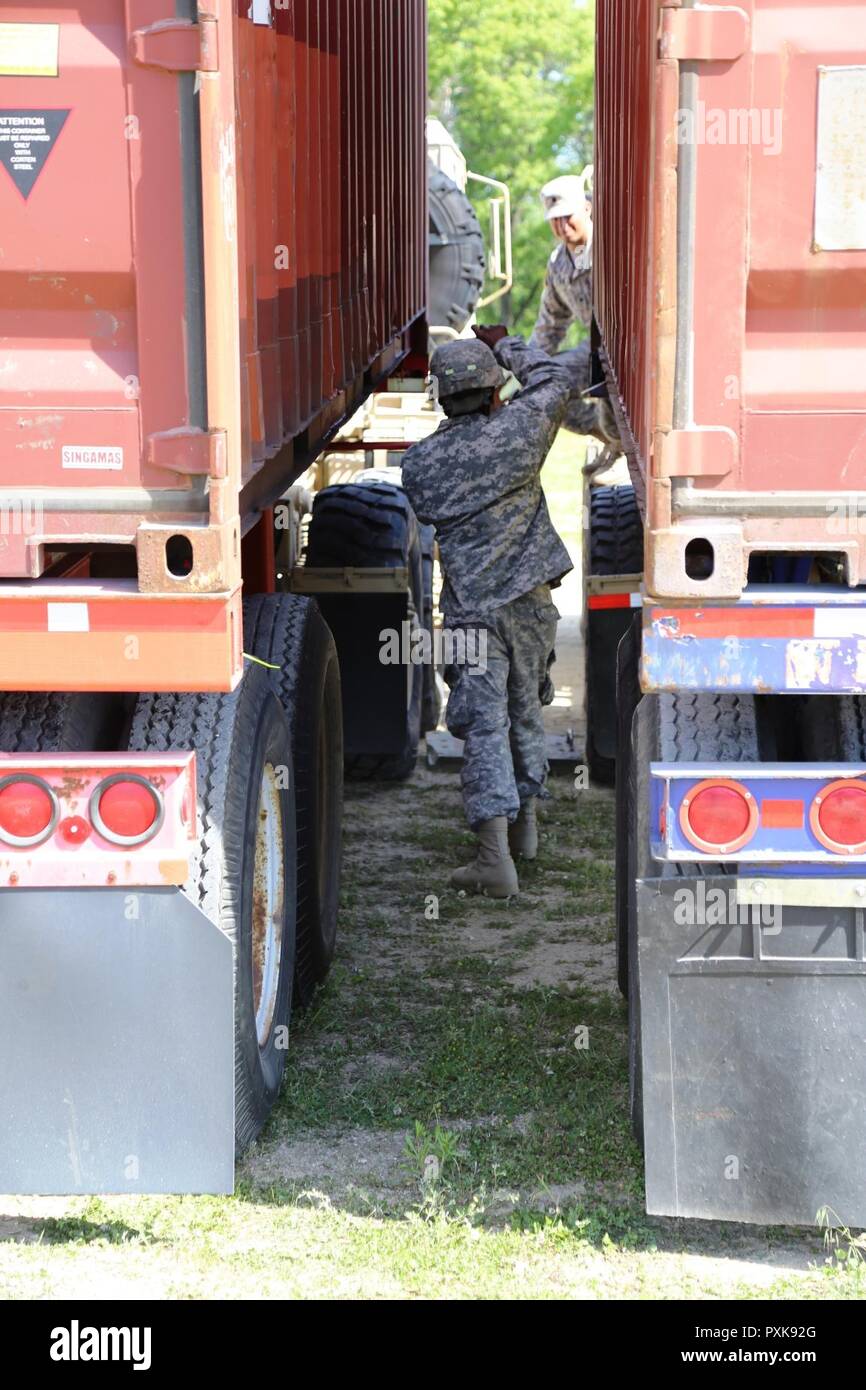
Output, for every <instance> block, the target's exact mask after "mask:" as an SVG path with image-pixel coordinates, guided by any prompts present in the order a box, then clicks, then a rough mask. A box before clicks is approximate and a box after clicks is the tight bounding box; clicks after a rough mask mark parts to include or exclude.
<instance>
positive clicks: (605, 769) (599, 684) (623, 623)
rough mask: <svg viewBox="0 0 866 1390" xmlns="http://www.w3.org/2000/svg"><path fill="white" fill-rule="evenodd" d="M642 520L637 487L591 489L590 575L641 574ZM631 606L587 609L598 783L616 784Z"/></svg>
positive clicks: (589, 737) (591, 740)
mask: <svg viewBox="0 0 866 1390" xmlns="http://www.w3.org/2000/svg"><path fill="white" fill-rule="evenodd" d="M642 572H643V522H642V520H641V515H640V511H639V510H638V505H637V497H636V495H635V490H634V488H633V487H596V488H591V489H590V520H589V554H588V557H587V577H588V578H589V577H592V576H599V577H601V576H604V575H620V574H641V573H642ZM630 622H631V611H630V609H628V608H602V609H593V610H589V609H588V611H587V621H586V761H587V766H588V768H589V775H590V777H591V778H592V780H593V781H594V782H600V783H601V784H602V785H604V786H612V785H613V781H614V775H615V770H616V739H617V731H616V652H617V647H618V646H619V643H620V641H621V640H622V638H623V636H624V635H625V632H626V631H627V629H628V627H629V624H630Z"/></svg>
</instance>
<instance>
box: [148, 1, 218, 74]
mask: <svg viewBox="0 0 866 1390" xmlns="http://www.w3.org/2000/svg"><path fill="white" fill-rule="evenodd" d="M129 52H130V55H131V57H132V60H133V62H134V63H140V64H141V65H142V67H147V68H163V69H165V71H166V72H217V71H218V70H219V42H218V39H217V22H216V19H214V18H213V16H207V15H202V16H201V18H200V19H199V21H198V23H197V24H193V23H190V21H189V20H186V19H160V20H158V21H157V22H156V24H149V25H148V26H147V27H146V28H145V29H136V30H135V31H134V33H132V34H131V35H130V37H129Z"/></svg>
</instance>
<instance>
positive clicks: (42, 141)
mask: <svg viewBox="0 0 866 1390" xmlns="http://www.w3.org/2000/svg"><path fill="white" fill-rule="evenodd" d="M68 115H69V111H56V110H54V111H8V110H6V111H4V110H0V164H2V165H3V167H4V169H5V170H6V172H7V173H8V174H9V176H10V178H11V179H12V182H13V183H14V184H15V187H16V188H17V189H18V192H19V193H20V194H21V196H22V198H29V197H30V194H31V192H32V191H33V185H34V184H35V182H36V180H37V179H38V178H39V175H40V174H41V173H42V169H43V166H44V164H45V161H46V159H47V158H48V156H49V154H50V153H51V151H52V149H53V147H54V141H55V140H56V139H57V137H58V135H59V134H60V132H61V130H62V129H63V127H64V125H65V124H66V118H67V116H68Z"/></svg>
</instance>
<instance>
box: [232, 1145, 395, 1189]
mask: <svg viewBox="0 0 866 1390" xmlns="http://www.w3.org/2000/svg"><path fill="white" fill-rule="evenodd" d="M404 1148H405V1135H404V1134H403V1133H400V1132H398V1131H394V1130H376V1129H350V1130H346V1131H342V1132H341V1131H339V1130H337V1129H331V1130H319V1131H317V1132H316V1133H315V1134H311V1135H308V1136H306V1137H304V1138H299V1139H291V1140H283V1141H280V1142H278V1143H275V1144H269V1145H267V1146H262V1147H261V1148H259V1149H256V1150H253V1152H252V1153H250V1154H248V1155H247V1157H246V1159H245V1161H244V1170H245V1176H247V1177H249V1178H250V1179H251V1180H252V1182H253V1183H254V1184H255V1185H256V1186H257V1187H266V1186H268V1184H270V1183H280V1184H281V1185H286V1186H288V1185H292V1184H298V1185H301V1186H309V1187H311V1188H313V1189H314V1190H316V1191H322V1192H326V1193H329V1194H331V1195H335V1196H336V1195H338V1194H344V1193H346V1192H350V1191H353V1190H355V1189H358V1188H361V1189H374V1190H377V1191H382V1190H385V1191H387V1190H391V1191H392V1192H393V1191H394V1190H395V1189H398V1188H405V1187H407V1186H409V1185H411V1184H410V1178H409V1175H408V1173H407V1169H406V1166H405V1164H406V1159H405V1153H404Z"/></svg>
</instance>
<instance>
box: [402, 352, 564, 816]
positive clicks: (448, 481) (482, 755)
mask: <svg viewBox="0 0 866 1390" xmlns="http://www.w3.org/2000/svg"><path fill="white" fill-rule="evenodd" d="M496 357H497V358H498V360H499V362H500V363H501V365H502V366H504V367H505V368H507V369H509V370H511V371H513V372H514V374H515V376H516V377H517V378H518V380H519V381H520V382H521V383H522V384H523V388H524V389H523V391H522V392H521V393H520V395H519V396H518V397H517V398H516V399H515V400H514V401H512V402H511V404H510V405H508V406H505V407H503V408H502V409H500V410H498V411H496V412H495V413H493V414H492V415H490V416H487V415H485V414H483V413H480V412H479V413H476V414H473V415H461V416H456V417H455V418H453V419H450V420H445V421H444V422H443V423H442V424H441V425H440V426H439V429H438V430H437V431H436V433H435V434H433V435H431V436H429V438H427V439H424V440H422V441H421V442H420V443H418V444H414V445H413V446H412V448H411V449H409V450H408V451H407V453H406V457H405V461H404V464H403V486H404V488H405V489H406V492H407V493H408V496H409V500H410V502H411V503H412V506H413V508H414V510H415V512H416V514H417V516H418V518H419V520H420V521H421V522H422V523H423V524H431V523H432V524H433V525H434V526H435V527H436V534H437V539H438V541H439V550H440V554H441V557H442V566H443V569H444V572H445V584H444V588H443V594H442V609H443V613H444V617H445V623H446V626H447V627H448V628H449V629H450V630H451V631H455V630H457V629H459V628H460V627H463V628H467V629H482V628H483V629H484V630H485V631H486V640H487V652H486V661H485V662H484V663H482V666H483V669H482V666H479V667H472V666H469V665H465V666H461V667H455V668H452V670H451V671H450V672H449V673H448V679H449V684H450V686H451V698H450V699H449V702H448V712H447V719H446V722H447V725H448V728H449V730H450V732H451V733H452V734H454V735H455V737H457V738H462V739H464V740H465V748H464V752H463V771H462V788H463V801H464V806H465V808H466V816H467V819H468V821H469V824H470V826H471V827H472V828H473V830H474V829H476V828H477V827H478V826H479V825H480V824H481V823H482V822H484V821H488V820H492V819H493V818H494V817H496V816H507V817H508V819H509V820H514V819H515V818H516V816H517V814H518V811H519V809H520V804H521V802H522V801H525V800H527V799H528V798H529V797H533V796H539V795H541V794H543V789H544V783H545V780H546V776H547V770H548V765H547V756H546V751H545V742H544V724H543V719H542V706H541V698H540V690H541V688H542V687H543V686H544V684H545V681H546V679H547V671H548V666H549V664H550V661H551V658H552V655H553V646H554V641H555V636H556V624H557V621H558V618H559V614H558V612H557V610H556V608H555V607H554V605H553V602H552V601H551V597H550V583H551V581H556V580H559V579H560V578H561V577H562V576H563V575H564V574H566V573H568V571H569V570H570V569H571V568H572V564H571V560H570V558H569V555H568V551H567V550H566V548H565V546H564V545H563V543H562V541H561V540H560V538H559V536H558V535H557V533H556V531H555V530H554V528H553V525H552V523H551V520H550V516H549V514H548V510H547V502H546V500H545V497H544V492H543V491H542V487H541V478H540V471H541V466H542V464H543V463H544V460H545V459H546V457H547V454H548V452H549V450H550V447H551V445H552V443H553V441H554V438H555V437H556V432H557V430H558V429H559V426H560V424H561V423H562V417H563V414H564V412H565V408H566V404H567V402H568V398H569V394H570V392H571V381H570V378H569V376H568V373H567V372H566V371H565V370H564V368H563V367H562V366H561V365H559V364H558V363H556V362H554V361H552V360H551V359H550V358H549V357H548V356H547V354H546V353H544V352H539V351H535V350H533V349H532V348H530V347H528V346H527V344H526V343H524V342H523V340H522V339H521V338H505V339H503V341H502V342H500V343H499V344H498V345H497V347H496Z"/></svg>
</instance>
